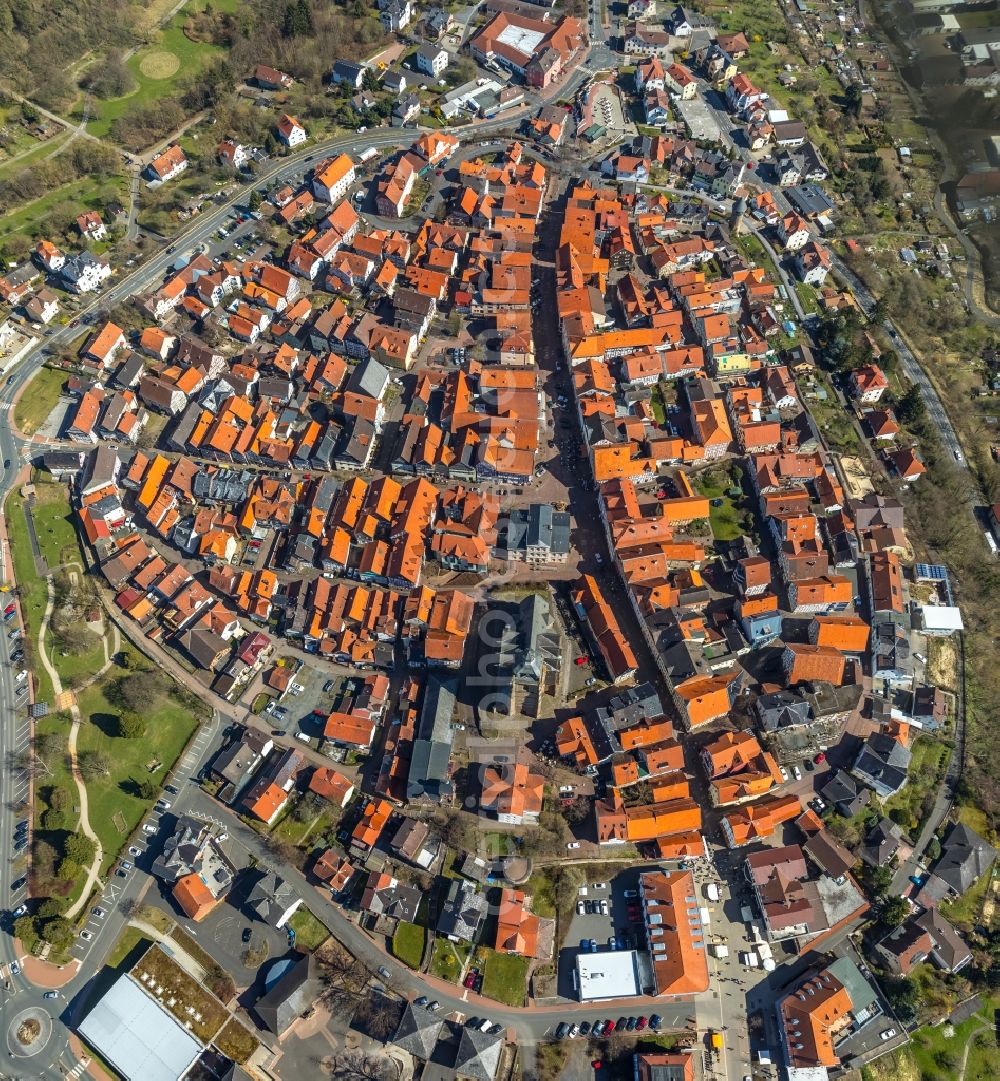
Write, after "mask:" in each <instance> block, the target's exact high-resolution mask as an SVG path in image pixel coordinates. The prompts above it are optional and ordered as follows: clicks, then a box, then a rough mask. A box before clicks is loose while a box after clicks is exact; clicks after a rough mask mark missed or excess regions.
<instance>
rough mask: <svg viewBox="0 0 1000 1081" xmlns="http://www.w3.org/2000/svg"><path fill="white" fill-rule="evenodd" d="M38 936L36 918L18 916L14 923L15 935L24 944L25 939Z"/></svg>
mask: <svg viewBox="0 0 1000 1081" xmlns="http://www.w3.org/2000/svg"><path fill="white" fill-rule="evenodd" d="M36 934H37V931H36V930H35V917H34V916H18V918H17V919H16V920H15V921H14V935H15V937H17V938H19V939H20V940H21V942H22V943H23V942H24V940H25V939H30V938H34V937H35V935H36Z"/></svg>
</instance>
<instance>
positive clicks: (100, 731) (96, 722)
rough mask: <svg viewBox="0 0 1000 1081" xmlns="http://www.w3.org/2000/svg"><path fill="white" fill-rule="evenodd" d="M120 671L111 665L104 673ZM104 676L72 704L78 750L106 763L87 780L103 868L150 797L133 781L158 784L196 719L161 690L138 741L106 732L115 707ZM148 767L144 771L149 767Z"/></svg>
mask: <svg viewBox="0 0 1000 1081" xmlns="http://www.w3.org/2000/svg"><path fill="white" fill-rule="evenodd" d="M140 666H141V662H140V660H139V657H138V654H134V653H133V654H132V655H131V670H132V671H134V670H135V669H136V668H138V667H140ZM117 675H120V672H119V670H118V669H114V668H113V669H112V670H111V672H109V673H108V676H109V677H111V678H115V677H116V676H117ZM107 686H108V679H107V677H106V678H105V679H102V680H100V681H98V682H97V683H95V684H93V685H92V686H90V687H88V688H87V689H86V690H85V691H83V692H82V693H81V694H80V697H79V700H78V705H79V707H80V712H81V714H82V715H83V719H84V723H83V725H81V727H80V736H79V740H78V750H79V751H80V752H84V751H99V752H100V753H102V754H104V755H106V756H107V757H108V759H109V762H110V772H109V774H108V776H106V777H101V778H98V779H96V780H93V781H89V782H88V783H87V795H88V797H89V802H90V824H91V826H93V828H94V832H95V833H96V834H97V836H98V837H99V838H100V840H101V845H102V847H103V849H104V863H103V865H102V866H103V868H107V867H109V866H110V865H111V863H112V862H113V861H114V859H115V856H116V855H117V853H118V850H119V849H120V848H121V846H122V844H123V843H124V841H125V840H126V839H127V837H128V835H129V834H130V833H131V832H132V830H134V829H135V827H136V826H137V825H138V824H139V822H140V821H141V820H142V816H143V815H144V814H145V813H146V811H147V810H148V809H149V807H150V805H151V801H147V800H143V799H140V798H139V796H138V795H137V793H136V792H135V784H134V782H136V781H140V780H146V779H150V780H152V781H154V782H155V783H156V784H158V785H159V784H162V782H163V779H164V777H165V776H166V774H167V772H168V771H169V770H170V769H171V767H172V766H173V764H174V762H175V761H176V760H177V757H178V755H179V754H180V753H181V751H182V750H183V748H184V745H185V744H186V743H187V741H188V739H189V738H190V736H191V733H192V732H193V731H194V729H195V727H196V726H197V722H198V719H197V717H196V716H195V715H194V714H193V713H192V712H191V710H190V709H188V708H187V707H186V706H184V705H182V704H181V703H180V702H179V701H177V700H176V699H174V698H173V697H171V696H170V695H169V694H164V695H162V696H161V697H160V699H159V701H158V703H157V705H156V708H155V709H153V711H152V712H151V713H150V715H149V716H148V717H147V718H146V733H145V735H144V736H142V737H141V738H139V739H124V738H121V737H118V736H112V735H109V734H108V732H109V730H111V725H112V724H113V719H114V717H116V716H117V714H118V710H117V709H116V708H115V707H114V706H112V705H111V703H110V702H109V701H108V700H107V698H106V697H105V690H106V688H107ZM153 764H155V765H154V768H153V769H150V768H149V766H150V765H153ZM118 811H120V812H121V814H122V816H123V817H124V819H125V827H126V830H125V832H124V833H121V832H119V830H118V828H117V827H116V826H115V824H114V822H113V820H112V819H113V816H114V815H115V813H116V812H118Z"/></svg>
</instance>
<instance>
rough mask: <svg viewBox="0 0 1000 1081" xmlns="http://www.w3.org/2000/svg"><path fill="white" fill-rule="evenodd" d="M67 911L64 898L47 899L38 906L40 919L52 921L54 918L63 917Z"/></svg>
mask: <svg viewBox="0 0 1000 1081" xmlns="http://www.w3.org/2000/svg"><path fill="white" fill-rule="evenodd" d="M65 909H66V901H65V899H64V898H62V897H46V898H45V900H44V901H42V903H41V904H40V905H39V906H38V918H39V919H40V920H50V919H52V917H53V916H61V915H62V914H63V912H64V911H65Z"/></svg>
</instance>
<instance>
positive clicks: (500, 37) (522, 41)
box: [496, 25, 545, 56]
mask: <svg viewBox="0 0 1000 1081" xmlns="http://www.w3.org/2000/svg"><path fill="white" fill-rule="evenodd" d="M496 39H497V41H498V42H500V43H502V44H503V45H506V46H507V48H509V49H516V50H517V51H518V52H519V53H522V54H523V55H524V56H534V55H535V50H536V49H537V48H538V46H539V44H540V43H541V42H542V41H544V40H545V34H544V33H543V32H542V31H540V30H529V29H528V28H527V27H524V26H513V25H509V26H505V27H504V28H503V30H501V31H500V33H499V34H497V38H496Z"/></svg>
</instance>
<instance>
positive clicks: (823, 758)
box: [813, 751, 826, 766]
mask: <svg viewBox="0 0 1000 1081" xmlns="http://www.w3.org/2000/svg"><path fill="white" fill-rule="evenodd" d="M813 761H814V762H815V763H816V765H817V766H818V765H819V764H820V762H825V761H826V755H825V754H824V753H823V752H822V751H820V752H819V754H818V755H816V757H815V758H814V759H813Z"/></svg>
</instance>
